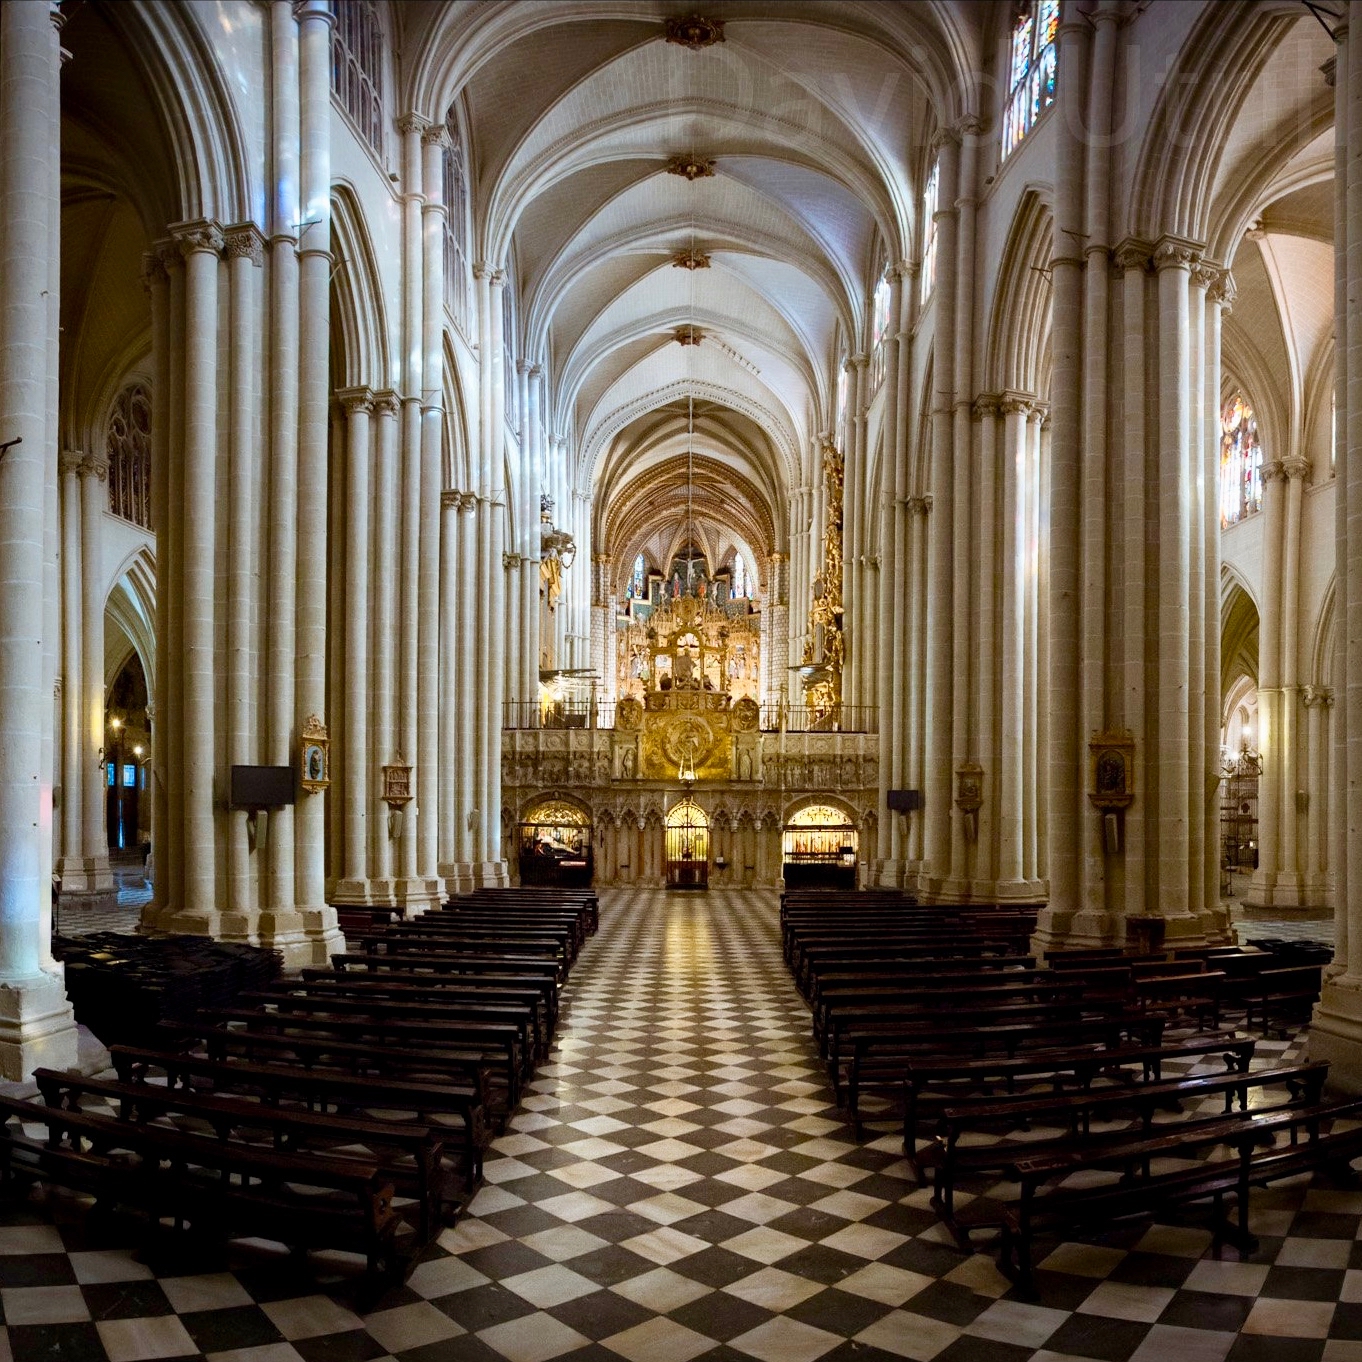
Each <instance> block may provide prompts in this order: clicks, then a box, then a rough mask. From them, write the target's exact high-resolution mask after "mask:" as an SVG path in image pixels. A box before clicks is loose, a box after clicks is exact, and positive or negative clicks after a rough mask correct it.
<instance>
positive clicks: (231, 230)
mask: <svg viewBox="0 0 1362 1362" xmlns="http://www.w3.org/2000/svg"><path fill="white" fill-rule="evenodd" d="M222 240H223V243H224V251H223V253H224V254H225V255H226V257H227V259H228V260H249V261H250V262H251V264H252V265H263V264H264V263H265V237H264V233H262V232H261V230H260V228H259V227H257V226H256V225H255V223H253V222H237V223H233V224H232V226H230V227H225V228H223V232H222Z"/></svg>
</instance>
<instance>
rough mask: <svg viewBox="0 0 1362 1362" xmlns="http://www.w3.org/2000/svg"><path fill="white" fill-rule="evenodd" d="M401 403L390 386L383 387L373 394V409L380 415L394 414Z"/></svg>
mask: <svg viewBox="0 0 1362 1362" xmlns="http://www.w3.org/2000/svg"><path fill="white" fill-rule="evenodd" d="M401 409H402V403H401V401H400V399H399V398H398V396H397V394H396V393H395V392H394V391H393V390H392V389H391V388H383V389H381V390H380V391H378V392H376V393H375V394H374V410H375V411H376V412H377V413H378V414H379V415H380V416H396V415H397V413H398V412H399V411H400V410H401Z"/></svg>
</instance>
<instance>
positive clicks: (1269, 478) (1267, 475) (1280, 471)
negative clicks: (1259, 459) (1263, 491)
mask: <svg viewBox="0 0 1362 1362" xmlns="http://www.w3.org/2000/svg"><path fill="white" fill-rule="evenodd" d="M1262 476H1263V483H1264V484H1265V485H1266V484H1267V483H1269V482H1285V481H1286V464H1285V463H1284V462H1283V461H1282V460H1281V459H1267V460H1265V461H1264V462H1263V472H1262Z"/></svg>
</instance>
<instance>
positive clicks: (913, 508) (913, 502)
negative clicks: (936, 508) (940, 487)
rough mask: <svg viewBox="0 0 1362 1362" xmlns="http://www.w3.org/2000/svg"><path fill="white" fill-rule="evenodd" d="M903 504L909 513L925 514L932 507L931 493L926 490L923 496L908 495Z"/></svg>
mask: <svg viewBox="0 0 1362 1362" xmlns="http://www.w3.org/2000/svg"><path fill="white" fill-rule="evenodd" d="M903 504H904V505H905V506H906V507H907V508H908V514H909V515H920V516H925V515H926V514H927V512H928V511H930V510H931V509H932V494H931V493H930V492H928V493H927V495H926V496H925V497H909V498H908V500H907V501H905V502H904V503H903Z"/></svg>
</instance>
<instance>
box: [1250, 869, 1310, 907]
mask: <svg viewBox="0 0 1362 1362" xmlns="http://www.w3.org/2000/svg"><path fill="white" fill-rule="evenodd" d="M1302 891H1303V886H1302V884H1301V877H1300V876H1299V875H1298V874H1297V873H1296V872H1295V871H1294V870H1275V871H1274V870H1255V871H1254V872H1253V878H1252V879H1251V880H1250V881H1249V888H1248V893H1247V894H1245V895H1244V899H1243V903H1244V907H1245V908H1272V909H1287V910H1289V909H1292V908H1298V907H1300V906H1301V904H1302V903H1303V901H1304V895H1303V892H1302Z"/></svg>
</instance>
